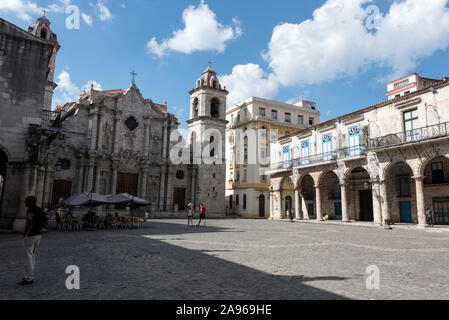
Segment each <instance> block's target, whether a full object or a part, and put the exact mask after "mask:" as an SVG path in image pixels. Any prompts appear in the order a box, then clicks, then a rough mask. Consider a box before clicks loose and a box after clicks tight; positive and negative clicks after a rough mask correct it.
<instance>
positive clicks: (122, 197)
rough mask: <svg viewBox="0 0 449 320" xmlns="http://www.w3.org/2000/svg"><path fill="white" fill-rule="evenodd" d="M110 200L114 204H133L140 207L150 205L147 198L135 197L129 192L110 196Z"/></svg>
mask: <svg viewBox="0 0 449 320" xmlns="http://www.w3.org/2000/svg"><path fill="white" fill-rule="evenodd" d="M108 201H110V203H113V204H131V205H135V206H138V207H142V206H148V205H149V204H150V203H149V202H148V201H147V200H145V199H141V198H138V197H135V196H133V195H130V194H128V193H121V194H117V195H112V196H108Z"/></svg>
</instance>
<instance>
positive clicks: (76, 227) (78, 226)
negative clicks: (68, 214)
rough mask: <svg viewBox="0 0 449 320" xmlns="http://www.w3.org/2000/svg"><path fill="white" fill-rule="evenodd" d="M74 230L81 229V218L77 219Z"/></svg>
mask: <svg viewBox="0 0 449 320" xmlns="http://www.w3.org/2000/svg"><path fill="white" fill-rule="evenodd" d="M74 228H75V230H77V231H81V230H82V229H83V219H78V220H77V221H76V222H75V225H74Z"/></svg>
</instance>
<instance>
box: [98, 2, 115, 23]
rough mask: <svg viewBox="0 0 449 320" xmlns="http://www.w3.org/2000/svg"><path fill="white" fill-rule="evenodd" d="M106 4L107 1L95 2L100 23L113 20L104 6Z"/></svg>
mask: <svg viewBox="0 0 449 320" xmlns="http://www.w3.org/2000/svg"><path fill="white" fill-rule="evenodd" d="M106 2H107V0H99V1H98V2H97V10H98V18H100V20H101V21H109V20H112V18H113V16H112V14H111V11H109V9H108V7H107V6H106Z"/></svg>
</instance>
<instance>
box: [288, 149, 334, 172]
mask: <svg viewBox="0 0 449 320" xmlns="http://www.w3.org/2000/svg"><path fill="white" fill-rule="evenodd" d="M337 155H338V152H337V151H333V152H328V153H322V154H316V155H313V156H308V157H302V158H299V159H294V160H293V166H294V167H296V168H301V167H309V166H313V165H318V164H322V163H328V162H333V161H336V160H337Z"/></svg>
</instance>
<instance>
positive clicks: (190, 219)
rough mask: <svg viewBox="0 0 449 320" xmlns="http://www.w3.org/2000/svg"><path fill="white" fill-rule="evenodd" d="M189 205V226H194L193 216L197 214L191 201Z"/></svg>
mask: <svg viewBox="0 0 449 320" xmlns="http://www.w3.org/2000/svg"><path fill="white" fill-rule="evenodd" d="M188 207H189V214H188V215H187V226H188V227H190V226H192V227H193V217H194V216H195V208H194V207H193V204H191V203H189V204H188Z"/></svg>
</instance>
